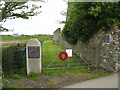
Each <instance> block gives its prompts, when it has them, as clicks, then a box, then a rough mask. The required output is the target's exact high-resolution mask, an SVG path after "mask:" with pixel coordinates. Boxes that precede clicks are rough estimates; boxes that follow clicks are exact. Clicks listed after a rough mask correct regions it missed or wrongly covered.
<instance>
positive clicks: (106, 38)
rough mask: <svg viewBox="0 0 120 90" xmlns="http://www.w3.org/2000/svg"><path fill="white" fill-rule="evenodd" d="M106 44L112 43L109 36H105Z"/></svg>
mask: <svg viewBox="0 0 120 90" xmlns="http://www.w3.org/2000/svg"><path fill="white" fill-rule="evenodd" d="M104 43H110V35H109V34H105V36H104Z"/></svg>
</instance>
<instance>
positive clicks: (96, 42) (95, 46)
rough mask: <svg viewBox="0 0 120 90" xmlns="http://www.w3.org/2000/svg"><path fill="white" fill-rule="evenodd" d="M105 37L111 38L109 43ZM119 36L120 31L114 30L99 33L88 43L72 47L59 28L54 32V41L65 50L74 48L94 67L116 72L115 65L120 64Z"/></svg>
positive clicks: (78, 43) (79, 43)
mask: <svg viewBox="0 0 120 90" xmlns="http://www.w3.org/2000/svg"><path fill="white" fill-rule="evenodd" d="M105 36H110V38H109V43H108V41H107V39H106V37H105ZM119 36H120V31H119V30H117V29H115V28H112V29H111V30H108V31H106V32H102V31H101V32H98V33H97V34H96V35H95V36H93V37H92V38H91V39H90V40H89V42H87V43H82V42H81V41H78V42H77V44H76V45H70V44H69V43H67V42H66V41H65V40H64V39H63V38H62V36H61V30H60V28H59V29H57V30H56V31H55V32H54V36H53V40H54V41H55V44H58V45H61V46H63V47H65V48H72V49H73V51H74V52H75V53H77V54H78V55H79V56H80V57H82V58H83V59H84V60H86V61H87V62H88V63H89V64H91V65H92V66H95V67H100V66H101V67H103V68H105V69H106V70H108V71H115V64H116V63H118V64H119V62H120V37H119ZM106 42H107V43H106ZM119 65H120V64H119Z"/></svg>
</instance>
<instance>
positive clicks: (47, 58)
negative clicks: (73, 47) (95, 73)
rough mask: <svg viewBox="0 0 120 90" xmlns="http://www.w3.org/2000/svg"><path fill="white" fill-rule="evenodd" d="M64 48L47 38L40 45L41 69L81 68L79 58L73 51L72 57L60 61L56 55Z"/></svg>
mask: <svg viewBox="0 0 120 90" xmlns="http://www.w3.org/2000/svg"><path fill="white" fill-rule="evenodd" d="M61 51H65V49H64V48H62V47H60V46H57V45H55V44H53V41H52V40H47V41H45V42H44V43H43V46H42V64H43V69H61V68H82V65H81V59H80V58H79V57H78V56H77V55H76V54H75V53H74V52H73V57H69V58H68V59H67V60H65V61H62V60H60V59H59V57H58V55H59V53H60V52H61Z"/></svg>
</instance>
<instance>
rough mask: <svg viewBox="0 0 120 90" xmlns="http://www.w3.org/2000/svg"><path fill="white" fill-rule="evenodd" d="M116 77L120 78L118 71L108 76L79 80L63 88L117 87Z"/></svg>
mask: <svg viewBox="0 0 120 90" xmlns="http://www.w3.org/2000/svg"><path fill="white" fill-rule="evenodd" d="M119 75H120V74H119ZM118 78H120V77H118V73H114V74H111V75H109V76H105V77H100V78H97V79H92V80H87V81H83V82H79V83H76V84H73V85H69V86H66V87H63V88H118ZM119 80H120V79H119Z"/></svg>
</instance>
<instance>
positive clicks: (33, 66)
mask: <svg viewBox="0 0 120 90" xmlns="http://www.w3.org/2000/svg"><path fill="white" fill-rule="evenodd" d="M26 58H27V75H28V74H29V73H30V72H34V73H41V71H42V62H41V43H40V41H39V40H38V39H30V40H29V41H28V43H27V45H26Z"/></svg>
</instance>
